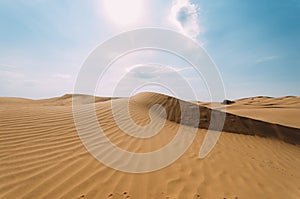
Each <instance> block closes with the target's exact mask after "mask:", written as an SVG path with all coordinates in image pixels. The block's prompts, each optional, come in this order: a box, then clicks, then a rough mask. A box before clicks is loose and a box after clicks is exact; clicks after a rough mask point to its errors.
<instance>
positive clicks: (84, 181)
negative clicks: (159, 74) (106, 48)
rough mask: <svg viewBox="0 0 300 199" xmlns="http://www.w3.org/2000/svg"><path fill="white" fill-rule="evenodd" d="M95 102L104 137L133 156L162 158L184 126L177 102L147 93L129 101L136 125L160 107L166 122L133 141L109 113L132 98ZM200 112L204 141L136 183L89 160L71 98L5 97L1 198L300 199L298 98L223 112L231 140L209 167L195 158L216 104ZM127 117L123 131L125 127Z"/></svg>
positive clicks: (222, 143)
mask: <svg viewBox="0 0 300 199" xmlns="http://www.w3.org/2000/svg"><path fill="white" fill-rule="evenodd" d="M75 98H80V99H81V101H82V104H83V106H84V104H85V103H89V102H90V101H89V99H88V98H86V96H84V95H76V96H75ZM95 101H96V103H95V109H96V113H97V117H98V119H99V123H101V126H102V127H103V129H105V134H106V136H107V137H108V138H109V139H110V140H111V142H113V143H114V144H115V145H117V146H118V147H121V148H123V149H125V150H127V151H131V152H136V153H145V152H149V151H153V150H157V149H159V148H160V147H162V146H164V145H166V144H167V143H168V142H170V140H171V139H172V138H173V137H174V136H175V134H176V130H177V129H178V127H179V120H180V111H178V100H177V99H175V98H172V97H168V96H165V95H162V94H156V93H141V94H137V95H136V96H134V97H132V98H131V99H130V103H129V108H130V114H131V116H132V119H133V120H134V121H135V122H136V123H137V124H138V125H146V124H148V123H149V122H150V117H149V109H150V108H151V107H152V106H153V105H154V104H156V103H158V104H161V105H163V106H164V107H165V110H166V113H167V120H166V121H165V123H164V126H163V128H162V129H161V130H160V132H159V133H158V134H156V135H155V136H153V137H151V138H149V139H138V138H133V137H131V136H128V135H127V134H125V133H124V132H122V130H121V129H120V128H119V127H118V125H117V124H116V122H115V120H114V118H113V114H112V111H111V104H112V102H114V104H116V105H117V106H119V107H121V108H122V107H125V106H127V99H123V98H120V99H118V98H101V97H97V98H96V99H95ZM193 105H197V106H198V105H199V106H200V109H201V117H204V120H201V121H200V123H199V125H198V126H197V127H193V128H197V134H196V138H195V139H194V141H193V143H192V145H191V146H190V147H189V148H188V150H187V151H186V152H185V153H184V154H183V155H182V156H181V157H180V158H179V159H178V160H176V161H175V162H174V163H173V164H171V165H169V166H167V167H165V168H163V169H160V170H158V171H154V172H150V173H143V174H132V173H126V172H121V171H117V170H114V169H112V168H109V167H107V166H105V165H104V164H102V163H100V162H99V161H98V160H96V159H95V158H94V157H93V156H92V155H91V154H90V153H89V152H88V151H87V149H86V148H85V147H84V145H83V144H82V142H81V140H80V138H79V136H78V133H77V131H76V127H75V124H74V120H73V115H72V95H64V96H62V97H57V98H51V99H44V100H30V99H21V98H0V198H7V199H12V198H28V199H32V198H51V199H53V198H99V199H102V198H103V199H106V198H110V199H119V198H120V199H121V198H132V199H143V198H145V199H148V198H153V199H167V198H168V199H175V198H178V199H197V198H202V199H224V198H226V199H253V198H257V199H265V198H272V199H277V198H278V199H282V198H289V199H298V198H300V158H299V157H300V145H299V144H300V143H299V132H300V122H299V118H300V97H282V98H269V97H254V98H246V99H240V100H235V103H233V104H230V105H226V108H227V112H228V113H226V114H227V115H226V116H227V117H226V121H225V126H224V132H223V133H222V135H221V137H220V139H219V140H218V142H217V144H216V146H215V147H214V149H213V150H212V151H211V153H209V155H208V156H207V157H206V158H204V159H199V158H198V153H199V150H200V147H201V144H202V142H203V139H204V136H205V135H206V133H207V122H209V114H210V109H209V107H211V104H209V103H203V102H199V103H197V104H195V103H194V104H193ZM120 117H124V120H123V121H124V125H125V126H126V121H128V120H127V119H128V118H125V117H126V115H124V116H123V115H122V114H120ZM205 117H206V119H205ZM203 121H204V122H203ZM128 128H129V129H130V126H129V127H128ZM183 142H184V140H183ZM108 153H109V152H108ZM108 155H109V154H108ZM121 161H122V159H121Z"/></svg>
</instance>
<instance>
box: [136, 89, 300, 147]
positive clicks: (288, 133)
mask: <svg viewBox="0 0 300 199" xmlns="http://www.w3.org/2000/svg"><path fill="white" fill-rule="evenodd" d="M132 99H133V100H134V101H137V102H139V103H142V104H143V105H144V106H146V107H151V106H153V105H154V104H161V105H162V106H164V108H165V109H166V112H167V119H169V120H170V121H174V122H177V123H181V122H182V116H181V114H182V112H181V110H180V106H185V110H186V111H187V112H188V113H190V114H191V115H193V114H192V113H193V112H194V111H198V110H197V109H199V111H200V112H199V115H200V120H199V124H198V128H204V129H208V128H210V129H212V130H217V129H218V128H216V127H214V125H211V118H212V117H214V119H216V121H217V120H218V118H221V117H222V116H223V117H224V114H225V121H224V126H223V128H222V130H223V131H225V132H231V133H238V134H245V135H257V136H262V137H273V138H276V139H279V140H283V141H285V142H287V143H290V144H300V129H299V128H293V127H288V126H284V125H280V124H274V123H269V122H264V121H260V120H257V119H252V118H247V117H243V116H238V115H234V114H231V113H225V112H223V111H219V110H216V109H214V110H213V109H211V108H208V107H205V106H201V105H198V104H194V103H190V102H186V101H183V100H180V99H176V98H174V97H170V96H167V95H163V94H157V93H141V94H138V95H136V96H134V97H133V98H132ZM152 99H153V100H152ZM186 115H187V114H186ZM186 115H185V116H184V117H186ZM188 119H190V120H192V119H193V118H192V117H190V118H188ZM182 124H186V125H189V124H194V122H192V121H189V120H187V121H185V122H183V123H182Z"/></svg>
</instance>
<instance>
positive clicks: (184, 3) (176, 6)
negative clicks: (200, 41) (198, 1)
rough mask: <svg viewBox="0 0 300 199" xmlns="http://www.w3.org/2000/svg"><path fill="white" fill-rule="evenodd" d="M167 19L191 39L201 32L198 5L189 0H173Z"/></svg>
mask: <svg viewBox="0 0 300 199" xmlns="http://www.w3.org/2000/svg"><path fill="white" fill-rule="evenodd" d="M169 19H170V20H171V22H172V23H174V24H175V25H176V26H177V27H178V28H179V29H180V31H181V32H182V33H183V34H185V35H187V36H189V37H191V38H192V39H196V38H197V36H198V35H199V33H200V32H201V28H200V25H199V21H198V7H197V5H195V4H193V3H191V2H190V1H189V0H173V5H172V8H171V12H170V15H169Z"/></svg>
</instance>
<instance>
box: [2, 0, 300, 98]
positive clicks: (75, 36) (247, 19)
mask: <svg viewBox="0 0 300 199" xmlns="http://www.w3.org/2000/svg"><path fill="white" fill-rule="evenodd" d="M114 1H115V3H107V0H103V1H80V0H65V1H61V0H51V1H49V0H41V1H38V0H27V1H25V0H16V1H9V0H2V1H0V27H1V31H0V96H15V97H26V98H35V99H36V98H46V97H53V96H59V95H63V94H65V93H72V92H73V88H74V83H75V81H76V77H77V74H78V72H79V70H80V68H81V65H82V63H83V62H84V60H85V59H86V58H87V57H88V55H89V53H90V52H91V51H92V50H93V49H95V47H96V46H97V45H99V44H101V43H102V42H104V41H105V40H107V39H109V38H111V37H112V36H114V35H117V34H119V33H121V32H124V31H128V30H132V29H136V28H143V27H161V28H167V29H171V30H174V31H178V32H180V33H183V34H185V35H186V36H188V37H190V38H192V39H194V40H196V41H197V42H198V43H199V44H200V45H201V46H202V47H203V48H204V49H206V51H207V52H208V54H209V55H210V57H211V58H212V59H213V61H214V62H215V63H216V65H217V67H218V68H219V70H220V73H221V76H222V78H223V81H224V86H225V90H226V97H227V98H230V99H236V98H242V97H248V96H257V95H267V96H284V95H300V86H299V85H300V78H299V77H300V56H299V52H300V39H299V35H300V20H299V19H300V2H299V1H297V0H284V1H281V0H269V1H266V0H263V1H261V0H260V1H259V0H253V1H239V0H226V1H220V0H216V1H209V0H203V1H194V0H190V1H188V0H165V1H160V0H151V1H150V0H139V1H137V0H128V1H124V0H123V1H122V2H126V3H120V1H119V3H118V2H116V0H114ZM119 4H122V5H119ZM119 19H120V20H119ZM156 53H157V52H156ZM154 55H155V53H153V52H152V53H151V52H145V53H144V54H140V55H139V56H134V58H133V59H134V60H135V61H128V60H127V61H126V60H124V62H123V64H124V68H123V69H124V70H120V69H118V68H117V67H118V66H116V68H115V70H112V72H111V73H110V75H109V77H108V79H114V77H115V76H117V75H116V74H114V73H120V71H123V72H124V71H128V70H126V68H127V69H128V68H129V67H132V66H131V65H130V64H133V63H135V64H136V63H142V60H148V62H147V63H151V62H154V61H153V60H155V61H156V62H158V61H159V60H160V62H162V57H164V58H165V60H164V61H165V63H162V64H168V65H171V64H174V65H177V66H176V67H178V69H180V67H182V70H183V69H185V68H186V67H187V66H186V65H184V63H182V62H180V61H178V60H177V59H175V58H173V60H172V61H170V60H171V58H170V57H168V55H158V54H157V55H155V56H154ZM151 58H152V59H153V60H152V61H151ZM136 60H139V62H137V61H136ZM166 60H167V61H166ZM176 60H177V62H175V61H176ZM121 64H122V63H121ZM143 64H146V63H143ZM181 64H182V65H181ZM141 70H142V73H141ZM180 70H181V69H180ZM147 71H149V70H148V69H147V68H145V71H143V68H140V69H138V72H139V74H142V75H140V76H138V77H137V76H136V74H137V71H135V73H132V75H135V78H140V79H147V78H148V79H149V74H146V73H147ZM151 72H153V71H151V70H150V72H149V73H151ZM159 72H161V73H162V74H163V75H162V76H161V77H163V78H165V79H164V80H169V81H170V82H173V85H174V87H175V88H177V87H178V90H180V89H183V88H180V85H179V84H178V85H177V84H176V81H174V79H172V76H170V75H166V74H167V73H166V70H155V74H157V73H159ZM189 73H190V74H189ZM147 75H148V76H147ZM185 75H186V76H187V77H189V76H192V71H190V72H188V71H187V72H185ZM157 76H159V75H157ZM168 78H170V79H168ZM174 78H175V77H174ZM193 81H194V80H192V79H191V82H192V83H191V84H192V85H193V87H194V88H195V89H198V90H199V93H198V98H199V99H200V100H208V97H207V94H205V91H203V90H202V85H201V84H202V83H201V82H197V81H194V82H193ZM109 85H110V84H107V86H106V89H107V90H101V91H99V93H97V94H99V95H109V94H110V89H111V88H108V87H109ZM124 87H126V85H124ZM220 100H221V99H220Z"/></svg>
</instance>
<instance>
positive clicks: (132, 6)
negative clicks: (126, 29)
mask: <svg viewBox="0 0 300 199" xmlns="http://www.w3.org/2000/svg"><path fill="white" fill-rule="evenodd" d="M103 3H104V4H103V6H104V9H105V12H106V15H107V16H108V17H109V19H111V20H112V21H113V22H114V23H116V24H119V25H129V24H133V23H136V22H137V21H138V20H139V19H140V17H141V14H142V1H141V0H104V1H103Z"/></svg>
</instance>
